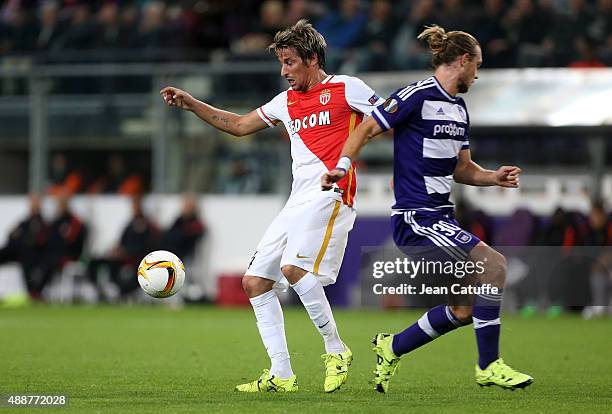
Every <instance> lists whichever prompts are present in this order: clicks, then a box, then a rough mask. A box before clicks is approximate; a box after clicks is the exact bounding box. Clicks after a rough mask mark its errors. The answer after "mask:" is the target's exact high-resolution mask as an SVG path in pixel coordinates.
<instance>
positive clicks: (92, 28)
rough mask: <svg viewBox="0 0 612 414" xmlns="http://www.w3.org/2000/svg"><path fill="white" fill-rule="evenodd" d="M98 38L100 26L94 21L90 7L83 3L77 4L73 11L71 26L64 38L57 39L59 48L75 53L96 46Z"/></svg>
mask: <svg viewBox="0 0 612 414" xmlns="http://www.w3.org/2000/svg"><path fill="white" fill-rule="evenodd" d="M97 36H98V26H97V25H96V24H95V23H94V21H93V18H92V15H91V9H90V6H89V5H87V4H83V3H81V4H77V5H76V6H75V7H74V9H73V10H72V14H71V17H70V24H69V25H68V27H67V28H66V30H65V32H64V33H63V34H62V36H61V37H59V39H57V42H56V43H57V48H58V49H61V50H63V51H68V52H70V51H72V52H73V53H74V52H75V51H79V50H85V49H89V48H92V47H93V46H94V45H95V43H96V38H97ZM74 56H76V53H74Z"/></svg>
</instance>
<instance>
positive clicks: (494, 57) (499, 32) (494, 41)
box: [476, 0, 513, 68]
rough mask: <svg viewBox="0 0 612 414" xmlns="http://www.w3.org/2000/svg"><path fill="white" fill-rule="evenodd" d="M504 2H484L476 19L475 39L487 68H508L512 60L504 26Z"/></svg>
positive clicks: (498, 0) (499, 0) (501, 0)
mask: <svg viewBox="0 0 612 414" xmlns="http://www.w3.org/2000/svg"><path fill="white" fill-rule="evenodd" d="M505 13H506V6H505V4H504V0H485V4H484V9H483V10H482V12H481V14H480V15H479V16H478V17H477V18H476V22H477V23H476V33H477V35H476V38H477V39H478V40H479V41H480V44H482V45H483V51H484V53H485V54H486V56H487V67H490V68H500V67H510V66H512V64H513V59H512V55H511V53H509V51H510V42H509V36H508V32H507V30H506V27H505V25H504V16H505Z"/></svg>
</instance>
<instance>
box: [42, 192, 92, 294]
mask: <svg viewBox="0 0 612 414" xmlns="http://www.w3.org/2000/svg"><path fill="white" fill-rule="evenodd" d="M70 197H71V193H70V192H66V191H64V192H60V193H58V194H57V195H56V196H55V202H56V209H57V211H56V215H55V219H53V221H51V223H50V225H49V238H48V240H47V245H46V254H45V255H44V257H45V259H44V261H45V264H44V276H43V286H42V287H41V288H44V286H45V285H46V284H47V283H48V282H49V281H51V279H52V278H53V276H54V275H55V274H57V273H59V272H61V271H62V270H63V269H64V267H65V266H66V265H67V264H69V263H70V262H74V261H78V260H79V259H80V257H81V254H82V253H83V247H84V246H85V240H86V238H87V228H86V227H85V225H84V224H83V222H82V221H81V220H80V219H79V218H78V217H77V216H76V215H75V214H74V213H73V212H72V211H71V210H70Z"/></svg>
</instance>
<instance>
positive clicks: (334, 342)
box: [281, 265, 353, 392]
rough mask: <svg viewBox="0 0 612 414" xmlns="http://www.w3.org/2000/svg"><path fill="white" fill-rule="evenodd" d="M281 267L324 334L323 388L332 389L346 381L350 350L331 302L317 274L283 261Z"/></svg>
mask: <svg viewBox="0 0 612 414" xmlns="http://www.w3.org/2000/svg"><path fill="white" fill-rule="evenodd" d="M281 270H282V272H283V275H284V276H285V278H286V279H287V280H288V281H289V283H291V287H292V288H293V290H295V292H296V293H297V294H298V296H299V297H300V300H301V301H302V304H303V305H304V307H305V308H306V311H307V312H308V315H309V316H310V319H311V320H312V323H313V324H314V325H315V327H316V328H317V330H318V331H319V333H320V334H321V336H322V337H323V341H324V342H325V352H326V353H325V354H323V355H322V358H323V359H324V360H325V384H324V389H325V392H334V391H336V390H337V389H339V388H340V387H341V386H342V384H344V383H345V382H346V378H347V375H348V367H349V366H350V365H351V362H352V360H353V354H352V353H351V351H350V349H349V348H348V347H347V346H346V345H345V344H344V343H343V342H342V340H341V339H340V335H339V334H338V328H337V327H336V321H335V320H334V315H333V314H332V310H331V306H330V305H329V301H328V300H327V297H326V296H325V291H324V290H323V286H322V285H321V283H320V282H319V281H318V280H317V278H316V276H315V275H313V274H312V273H310V272H308V271H306V270H304V269H302V268H299V267H297V266H292V265H285V266H283V267H282V269H281Z"/></svg>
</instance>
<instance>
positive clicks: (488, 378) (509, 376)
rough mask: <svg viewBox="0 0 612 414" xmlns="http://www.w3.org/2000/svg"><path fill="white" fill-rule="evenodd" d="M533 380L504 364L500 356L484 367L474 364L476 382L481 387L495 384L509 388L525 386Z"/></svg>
mask: <svg viewBox="0 0 612 414" xmlns="http://www.w3.org/2000/svg"><path fill="white" fill-rule="evenodd" d="M532 382H533V378H532V377H531V376H529V375H527V374H523V373H522V372H518V371H515V370H514V369H512V368H510V367H509V366H508V365H506V364H504V360H503V359H501V358H498V359H496V360H495V361H493V362H491V363H490V364H489V366H488V367H486V368H485V369H480V367H479V366H478V364H476V383H477V384H478V385H480V386H481V387H489V386H491V385H497V386H498V387H502V388H505V389H509V390H515V389H517V388H525V387H527V386H528V385H529V384H531V383H532Z"/></svg>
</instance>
